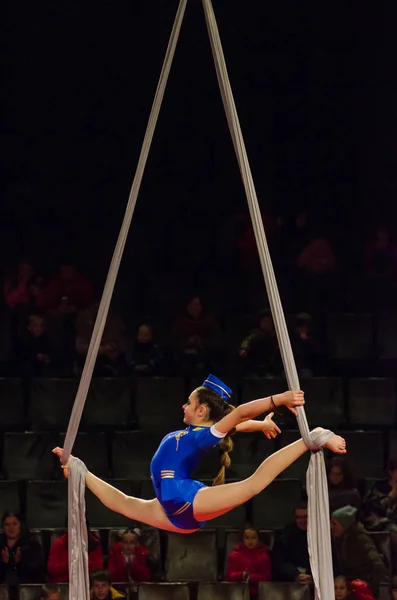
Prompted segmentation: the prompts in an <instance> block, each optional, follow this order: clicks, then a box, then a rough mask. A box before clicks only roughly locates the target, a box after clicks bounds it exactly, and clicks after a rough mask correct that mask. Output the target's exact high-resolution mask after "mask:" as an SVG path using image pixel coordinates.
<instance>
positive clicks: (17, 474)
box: [3, 432, 58, 480]
mask: <svg viewBox="0 0 397 600" xmlns="http://www.w3.org/2000/svg"><path fill="white" fill-rule="evenodd" d="M56 445H57V438H56V436H55V435H53V434H51V433H30V432H26V433H6V434H4V454H3V474H4V477H5V479H17V480H23V479H26V480H28V479H53V478H54V475H55V473H56V468H57V467H56V466H55V461H54V455H53V454H52V453H51V450H52V448H54V446H56ZM57 466H58V465H57Z"/></svg>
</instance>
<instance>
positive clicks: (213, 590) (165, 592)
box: [0, 581, 383, 600]
mask: <svg viewBox="0 0 397 600" xmlns="http://www.w3.org/2000/svg"><path fill="white" fill-rule="evenodd" d="M115 587H116V589H118V590H119V591H121V592H123V593H124V594H125V595H126V597H127V599H128V598H129V597H130V596H129V592H128V589H127V588H126V586H123V585H119V584H116V585H115ZM60 588H61V592H62V596H61V597H62V600H67V599H68V597H69V596H68V586H67V585H60ZM39 593H40V586H39V585H21V586H19V600H37V598H38V597H39ZM9 599H10V596H9V593H8V589H7V586H4V585H1V586H0V600H9ZM310 599H311V590H310V588H309V586H306V585H302V584H297V583H268V582H261V583H260V585H259V596H258V600H310ZM137 600H250V594H249V587H248V584H247V583H244V582H240V583H227V582H224V581H222V582H201V583H199V585H198V586H197V588H196V586H191V585H189V584H188V583H184V582H178V583H141V584H140V585H139V586H138V587H137ZM382 600H383V598H382Z"/></svg>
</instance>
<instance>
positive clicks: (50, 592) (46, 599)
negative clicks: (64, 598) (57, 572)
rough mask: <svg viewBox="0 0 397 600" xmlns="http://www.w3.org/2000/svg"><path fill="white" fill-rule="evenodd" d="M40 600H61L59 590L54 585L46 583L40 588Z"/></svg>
mask: <svg viewBox="0 0 397 600" xmlns="http://www.w3.org/2000/svg"><path fill="white" fill-rule="evenodd" d="M40 600H61V590H60V589H59V587H58V586H57V585H55V584H54V583H46V584H45V585H43V587H42V588H41V592H40Z"/></svg>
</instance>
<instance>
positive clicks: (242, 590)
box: [197, 581, 250, 600]
mask: <svg viewBox="0 0 397 600" xmlns="http://www.w3.org/2000/svg"><path fill="white" fill-rule="evenodd" d="M197 600H250V593H249V587H248V583H245V582H242V581H241V582H239V583H229V582H226V581H221V582H210V583H208V582H205V583H204V582H202V583H199V587H198V594H197Z"/></svg>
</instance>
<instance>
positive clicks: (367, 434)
mask: <svg viewBox="0 0 397 600" xmlns="http://www.w3.org/2000/svg"><path fill="white" fill-rule="evenodd" d="M343 437H344V438H345V439H346V444H347V452H348V454H347V456H348V460H349V464H351V465H352V468H353V471H354V475H355V477H356V478H357V479H365V478H369V479H371V478H372V479H381V478H382V477H383V476H384V445H383V434H382V432H380V431H345V432H343Z"/></svg>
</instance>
